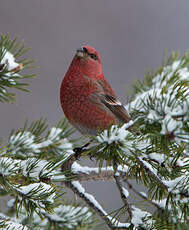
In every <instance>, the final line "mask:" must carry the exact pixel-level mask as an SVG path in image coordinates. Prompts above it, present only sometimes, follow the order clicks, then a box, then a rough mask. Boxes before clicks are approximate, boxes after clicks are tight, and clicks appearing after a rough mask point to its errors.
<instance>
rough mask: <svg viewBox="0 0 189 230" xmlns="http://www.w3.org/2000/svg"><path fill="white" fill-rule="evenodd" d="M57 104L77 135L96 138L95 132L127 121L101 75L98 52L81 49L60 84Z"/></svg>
mask: <svg viewBox="0 0 189 230" xmlns="http://www.w3.org/2000/svg"><path fill="white" fill-rule="evenodd" d="M60 101H61V106H62V109H63V111H64V114H65V116H66V117H67V119H68V120H69V122H70V123H71V124H72V125H73V126H74V127H76V128H77V129H78V130H79V131H80V132H81V133H83V134H89V135H96V134H97V131H98V130H99V129H106V128H107V127H108V126H109V125H111V124H119V123H126V122H128V121H129V120H130V116H129V115H128V113H127V111H126V110H125V108H124V107H123V106H122V105H121V103H120V101H119V100H118V99H117V97H116V94H115V92H114V91H113V89H112V87H111V86H110V85H109V84H108V82H107V81H106V79H105V77H104V75H103V73H102V64H101V60H100V56H99V54H98V52H97V51H96V50H95V49H94V48H92V47H90V46H83V47H82V49H79V50H77V53H76V55H75V56H74V58H73V61H72V63H71V65H70V67H69V69H68V71H67V73H66V75H65V77H64V79H63V81H62V84H61V89H60Z"/></svg>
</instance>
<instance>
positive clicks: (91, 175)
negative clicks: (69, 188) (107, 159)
mask: <svg viewBox="0 0 189 230" xmlns="http://www.w3.org/2000/svg"><path fill="white" fill-rule="evenodd" d="M71 170H72V173H73V174H74V176H73V180H78V181H99V180H102V181H103V180H113V179H114V170H113V167H106V168H104V167H103V168H101V169H99V168H91V167H87V166H81V165H80V164H78V163H77V162H74V164H73V165H72V167H71ZM117 171H118V173H119V177H120V178H122V179H128V178H129V176H128V175H127V168H126V167H122V166H119V167H118V169H117Z"/></svg>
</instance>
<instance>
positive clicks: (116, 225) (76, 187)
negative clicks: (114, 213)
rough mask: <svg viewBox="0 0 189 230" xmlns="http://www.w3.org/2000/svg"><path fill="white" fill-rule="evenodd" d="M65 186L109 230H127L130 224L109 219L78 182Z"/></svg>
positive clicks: (67, 183) (68, 183)
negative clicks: (95, 214) (92, 211)
mask: <svg viewBox="0 0 189 230" xmlns="http://www.w3.org/2000/svg"><path fill="white" fill-rule="evenodd" d="M65 184H66V186H67V187H68V188H69V189H71V190H72V191H73V192H74V193H75V194H76V195H77V196H78V197H80V198H81V199H82V200H83V201H84V202H85V203H86V204H87V205H88V206H89V207H90V208H92V209H93V210H94V211H95V212H96V213H97V214H98V215H99V216H100V217H101V218H102V219H103V220H104V221H105V222H106V224H107V225H108V227H109V228H110V229H128V227H129V226H130V224H128V223H125V224H122V223H120V222H118V221H117V220H116V219H114V218H112V217H110V216H109V215H108V214H107V213H106V212H105V211H104V209H103V208H102V207H101V206H100V204H99V203H98V202H97V201H96V199H95V198H94V196H92V195H91V194H89V193H86V192H85V189H84V188H83V187H82V186H81V184H80V183H79V182H78V181H75V182H65Z"/></svg>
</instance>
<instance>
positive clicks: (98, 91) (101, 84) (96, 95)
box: [85, 76, 131, 123]
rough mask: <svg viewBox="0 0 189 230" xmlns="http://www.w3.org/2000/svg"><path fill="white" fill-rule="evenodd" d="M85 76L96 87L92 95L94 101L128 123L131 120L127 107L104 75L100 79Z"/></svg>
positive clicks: (122, 121) (121, 120)
mask: <svg viewBox="0 0 189 230" xmlns="http://www.w3.org/2000/svg"><path fill="white" fill-rule="evenodd" d="M85 78H86V79H88V80H89V81H91V82H90V85H93V86H94V88H95V91H94V92H93V93H92V94H91V96H90V99H91V100H92V101H93V103H95V104H96V105H97V106H100V107H103V108H104V109H106V110H107V111H108V112H110V113H113V115H114V116H115V117H116V118H117V119H118V120H119V121H120V122H121V123H127V122H129V121H130V120H131V118H130V116H129V114H128V113H127V111H126V109H125V108H124V106H123V105H122V104H121V102H120V101H119V99H118V98H117V96H116V94H115V92H114V91H113V89H112V87H111V86H110V85H109V83H108V82H107V81H106V79H105V78H104V77H103V78H101V79H99V80H96V79H95V80H92V79H91V78H88V77H87V76H85Z"/></svg>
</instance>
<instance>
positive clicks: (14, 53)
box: [0, 34, 35, 102]
mask: <svg viewBox="0 0 189 230" xmlns="http://www.w3.org/2000/svg"><path fill="white" fill-rule="evenodd" d="M27 51H28V48H26V47H25V45H24V44H23V43H22V42H19V41H17V39H14V40H13V39H11V38H10V36H9V35H3V34H2V35H1V37H0V101H1V102H13V101H14V98H15V96H16V95H15V94H14V93H10V92H9V91H8V88H16V89H18V90H23V91H28V90H27V89H26V88H25V87H26V86H27V85H28V84H26V83H23V82H21V81H22V80H23V79H25V78H33V77H34V76H35V75H34V74H23V73H21V71H22V70H24V69H26V68H33V66H32V64H33V61H30V60H27V59H26V58H23V57H22V58H21V63H19V61H18V59H19V58H20V57H21V56H22V55H23V54H25V52H27Z"/></svg>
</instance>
